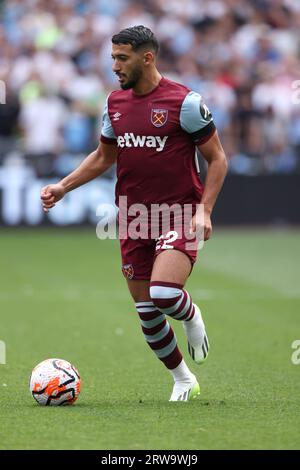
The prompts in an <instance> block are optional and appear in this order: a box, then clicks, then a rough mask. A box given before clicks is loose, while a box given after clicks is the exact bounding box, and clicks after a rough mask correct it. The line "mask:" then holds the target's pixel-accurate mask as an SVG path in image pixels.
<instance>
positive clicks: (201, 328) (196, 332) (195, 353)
mask: <svg viewBox="0 0 300 470" xmlns="http://www.w3.org/2000/svg"><path fill="white" fill-rule="evenodd" d="M193 305H194V307H195V315H194V317H193V318H192V320H190V321H183V322H182V326H183V329H184V331H185V334H186V336H187V340H188V350H189V354H190V356H191V358H192V359H193V360H194V361H195V362H196V363H197V364H203V363H204V362H205V361H206V359H207V356H208V351H209V342H208V337H207V334H206V331H205V325H204V321H203V319H202V315H201V312H200V309H199V307H198V306H197V305H196V304H193Z"/></svg>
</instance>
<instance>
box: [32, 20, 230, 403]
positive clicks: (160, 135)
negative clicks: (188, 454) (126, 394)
mask: <svg viewBox="0 0 300 470" xmlns="http://www.w3.org/2000/svg"><path fill="white" fill-rule="evenodd" d="M158 49H159V45H158V41H157V39H156V38H155V36H154V34H153V33H152V31H151V30H149V29H148V28H146V27H144V26H134V27H132V28H127V29H124V30H122V31H121V32H120V33H118V34H116V35H114V36H113V37H112V59H113V71H114V72H115V73H116V75H117V76H118V80H119V84H120V88H121V89H120V90H117V91H113V92H112V93H111V94H110V95H109V96H108V98H107V101H106V106H105V109H104V113H103V125H102V133H101V139H100V143H99V146H98V148H97V149H96V150H95V151H94V152H92V153H91V154H90V155H88V156H87V157H86V159H85V160H84V161H83V162H82V163H81V165H80V166H79V167H78V168H77V169H75V170H74V171H73V172H72V173H70V174H69V175H68V176H67V177H65V178H64V179H62V180H61V181H60V182H59V183H57V184H50V185H48V186H46V187H44V188H43V189H42V191H41V198H42V202H43V207H44V211H45V212H48V211H49V209H51V208H52V207H53V206H54V205H55V203H56V202H57V201H59V200H60V199H62V198H63V197H64V195H65V194H66V193H68V192H69V191H72V190H73V189H75V188H78V187H79V186H81V185H83V184H85V183H87V182H88V181H91V180H92V179H94V178H96V177H98V176H100V175H102V174H103V173H104V172H105V171H106V170H107V169H108V168H110V167H111V166H112V165H113V164H114V163H115V162H117V184H116V204H117V205H119V201H120V198H121V197H123V198H124V197H127V203H128V207H129V208H130V207H132V205H133V204H143V205H144V206H145V207H147V208H149V209H150V207H152V205H153V204H158V205H161V204H165V205H166V204H167V205H168V207H170V206H171V207H172V205H174V204H176V205H177V206H178V204H179V206H180V207H182V208H184V206H185V205H186V204H189V205H191V206H192V207H193V211H192V214H191V217H190V227H191V231H192V232H193V233H194V234H196V233H198V232H199V230H202V232H203V234H204V240H208V239H209V238H210V235H211V232H212V224H211V213H212V210H213V207H214V204H215V202H216V199H217V196H218V193H219V191H220V189H221V187H222V184H223V181H224V178H225V175H226V171H227V162H226V157H225V154H224V151H223V148H222V145H221V143H220V141H219V138H218V134H217V131H216V128H215V125H214V122H213V118H212V115H211V114H210V112H209V110H208V108H207V106H206V105H205V104H204V102H203V100H202V97H201V96H200V95H199V94H198V93H195V92H193V91H191V90H190V89H188V88H187V87H185V86H183V85H181V84H178V83H175V82H173V81H171V80H168V79H166V78H164V77H162V75H161V74H160V73H159V71H158V70H157V68H156V59H157V54H158ZM196 148H198V149H199V150H200V152H201V155H202V156H203V157H204V159H205V160H206V161H207V163H208V171H207V176H206V180H205V186H204V187H203V185H202V183H201V182H200V179H199V177H198V172H197V165H196V160H195V150H196ZM200 202H201V205H200ZM203 207H204V217H203V216H202V218H199V217H198V215H199V213H200V211H201V210H202V215H203ZM126 215H128V214H126ZM131 220H132V218H130V217H129V218H128V221H129V222H130V221H131ZM174 220H175V217H173V218H171V224H172V223H173V225H171V228H169V230H168V231H167V232H164V231H163V227H162V226H161V223H160V222H159V223H158V227H159V230H161V231H160V232H159V233H158V235H159V236H158V237H155V238H151V237H150V238H149V237H148V238H147V237H140V238H137V239H136V237H130V235H128V236H127V237H124V238H123V239H121V240H120V245H121V254H122V270H123V274H124V276H125V277H126V279H127V283H128V288H129V291H130V293H131V296H132V297H133V299H134V301H135V306H136V309H137V312H138V315H139V317H140V321H141V327H142V331H143V333H144V336H145V340H146V342H147V343H148V344H149V346H150V348H151V349H152V350H153V352H154V354H156V356H157V357H158V359H160V360H161V361H162V362H163V364H164V365H165V367H166V368H167V369H168V370H169V371H170V373H171V374H172V376H173V379H174V386H173V390H172V394H171V397H170V401H188V400H190V399H192V398H195V397H196V396H197V395H199V393H200V387H199V384H198V381H197V379H196V377H195V375H194V374H193V373H192V372H191V371H190V370H189V368H188V366H187V364H186V363H185V361H184V359H183V357H182V354H181V352H180V350H179V348H178V345H177V340H176V336H175V334H174V332H173V329H172V327H171V325H170V324H169V322H168V320H167V317H171V318H174V319H175V320H179V321H181V322H182V325H183V327H184V331H185V333H186V336H187V340H188V350H189V353H190V355H191V357H192V359H193V360H194V361H195V362H196V363H197V364H201V363H203V362H204V361H205V359H206V357H207V354H208V349H209V343H208V338H207V334H206V331H205V326H204V322H203V319H202V316H201V312H200V309H199V308H198V306H197V305H195V304H194V303H193V302H192V299H191V296H190V295H189V293H188V292H187V291H186V290H185V289H184V285H185V283H186V281H187V278H188V276H189V275H190V273H191V270H192V267H193V264H194V262H195V260H196V256H197V249H195V247H192V248H188V246H189V245H188V244H187V242H188V241H190V238H189V237H187V235H186V232H184V233H180V231H178V230H177V225H176V224H175V221H174ZM147 223H149V224H151V221H150V222H149V221H148V219H147V221H146V224H147ZM148 228H149V227H148ZM149 232H150V230H149ZM181 232H182V231H181Z"/></svg>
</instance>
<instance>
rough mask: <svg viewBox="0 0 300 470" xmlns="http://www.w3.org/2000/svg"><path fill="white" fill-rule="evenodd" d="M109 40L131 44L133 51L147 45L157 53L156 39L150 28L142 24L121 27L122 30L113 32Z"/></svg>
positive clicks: (114, 42) (115, 42)
mask: <svg viewBox="0 0 300 470" xmlns="http://www.w3.org/2000/svg"><path fill="white" fill-rule="evenodd" d="M111 40H112V43H113V44H131V46H132V49H133V50H134V51H137V50H138V49H140V48H141V47H149V48H150V49H151V50H153V51H154V52H155V54H158V50H159V44H158V40H157V39H156V37H155V35H154V33H153V32H152V31H151V29H149V28H146V26H143V25H139V26H133V27H131V28H126V29H122V31H120V32H119V33H118V34H115V35H114V36H113V37H112V39H111Z"/></svg>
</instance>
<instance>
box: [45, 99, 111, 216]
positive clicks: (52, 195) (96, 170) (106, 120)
mask: <svg viewBox="0 0 300 470" xmlns="http://www.w3.org/2000/svg"><path fill="white" fill-rule="evenodd" d="M117 155H118V148H117V138H116V136H115V133H114V129H113V126H112V124H111V121H110V117H109V112H108V99H107V100H106V103H105V107H104V111H103V116H102V130H101V140H100V143H99V145H98V147H97V149H96V150H95V151H94V152H92V153H90V154H89V155H88V156H87V157H86V158H85V159H84V160H83V162H82V163H81V164H80V165H79V167H78V168H76V170H74V171H73V172H72V173H70V174H69V175H68V176H66V177H65V178H64V179H62V180H61V181H60V182H59V183H57V184H50V185H48V186H45V187H44V188H43V189H42V191H41V199H42V201H43V207H44V211H45V212H48V211H49V209H51V207H53V206H55V203H56V202H57V201H59V200H60V199H62V198H63V197H64V195H65V194H66V193H68V192H69V191H72V190H73V189H76V188H78V187H79V186H82V185H83V184H86V183H88V182H89V181H91V180H93V179H94V178H97V176H100V175H102V174H103V173H104V172H105V171H106V170H108V169H109V168H110V167H111V166H112V165H113V164H114V163H115V162H116V160H117Z"/></svg>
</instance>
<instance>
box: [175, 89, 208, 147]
mask: <svg viewBox="0 0 300 470" xmlns="http://www.w3.org/2000/svg"><path fill="white" fill-rule="evenodd" d="M180 125H181V128H182V129H183V130H184V131H185V132H187V133H188V134H190V136H191V138H192V139H193V141H194V142H195V143H196V144H202V143H205V142H207V140H209V138H210V137H211V136H212V135H213V134H214V132H215V130H216V128H215V124H214V121H213V117H212V114H211V112H210V111H209V109H208V107H207V106H206V104H205V103H204V101H203V98H202V96H201V95H199V93H196V92H195V91H190V92H189V93H188V94H187V95H186V97H185V99H184V100H183V102H182V105H181V110H180Z"/></svg>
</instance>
